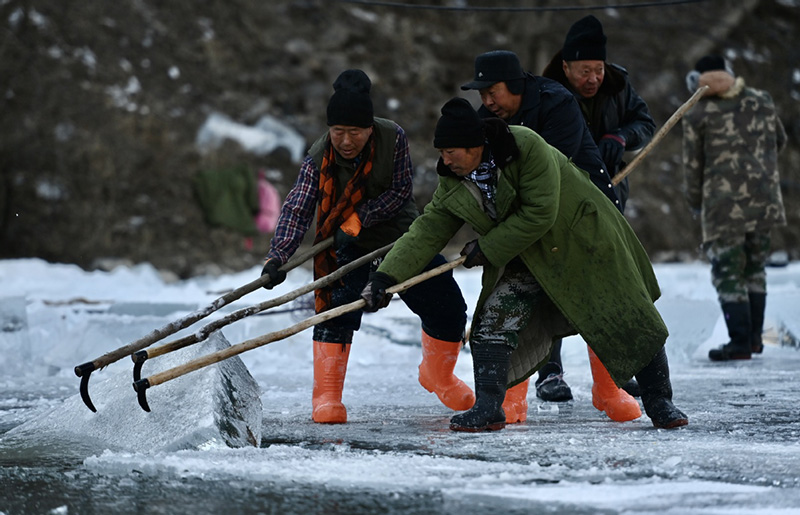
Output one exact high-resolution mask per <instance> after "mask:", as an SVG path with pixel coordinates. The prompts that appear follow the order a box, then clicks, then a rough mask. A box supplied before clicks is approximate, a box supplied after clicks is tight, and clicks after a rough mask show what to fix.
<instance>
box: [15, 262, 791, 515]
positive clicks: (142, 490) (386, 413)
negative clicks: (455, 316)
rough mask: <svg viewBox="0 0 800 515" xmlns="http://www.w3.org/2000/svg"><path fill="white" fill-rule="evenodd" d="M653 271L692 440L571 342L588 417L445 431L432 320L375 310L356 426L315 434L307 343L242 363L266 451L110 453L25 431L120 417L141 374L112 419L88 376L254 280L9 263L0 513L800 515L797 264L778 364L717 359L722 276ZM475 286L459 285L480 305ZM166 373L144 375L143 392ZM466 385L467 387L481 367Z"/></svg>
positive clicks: (541, 406)
mask: <svg viewBox="0 0 800 515" xmlns="http://www.w3.org/2000/svg"><path fill="white" fill-rule="evenodd" d="M655 269H656V273H657V274H658V277H659V281H660V284H661V287H662V291H663V297H662V298H661V299H660V300H659V301H658V302H657V304H656V305H657V307H658V308H659V311H660V312H661V314H662V316H663V317H664V319H665V321H666V322H667V325H668V327H669V329H670V338H669V340H668V342H667V352H668V355H669V358H670V365H671V371H672V376H673V385H674V389H675V402H676V404H677V405H678V406H679V407H681V408H682V409H683V410H684V411H685V412H686V413H687V414H688V415H689V418H690V425H689V426H688V427H685V428H681V429H678V430H673V431H664V430H656V429H654V428H653V427H652V425H651V424H650V421H649V419H647V417H646V416H645V417H642V418H640V419H638V420H635V421H633V422H628V423H624V424H619V423H614V422H611V421H609V420H608V419H607V417H605V415H604V414H603V413H600V412H598V411H597V410H595V409H594V408H593V407H592V405H591V377H590V373H589V365H588V358H587V355H586V347H585V344H584V343H583V342H582V341H581V340H580V338H579V337H573V338H569V339H567V340H566V341H565V344H564V352H563V357H564V361H565V368H566V376H565V379H566V380H567V381H568V382H569V384H570V385H571V386H572V388H573V393H574V395H575V399H574V400H573V401H571V402H569V403H563V404H556V403H542V402H540V401H538V400H537V399H536V397H535V394H534V391H533V388H531V391H530V393H529V396H528V400H529V403H530V410H529V418H528V421H527V422H526V423H524V424H519V425H514V426H508V427H507V428H506V429H505V430H503V431H499V432H497V433H489V434H462V433H454V432H451V431H449V430H448V428H447V424H448V420H449V417H450V416H451V415H452V412H451V411H449V410H448V409H447V408H445V407H443V406H442V405H441V404H440V403H439V402H438V400H437V399H436V397H435V396H434V395H433V394H429V393H428V392H426V391H425V390H424V389H423V388H422V387H421V386H420V385H419V384H418V382H417V380H416V367H417V365H418V363H419V359H420V349H419V323H418V321H417V319H416V318H415V317H414V316H413V315H412V314H411V313H410V312H409V310H408V309H407V308H406V307H405V306H404V305H403V304H402V303H401V302H399V301H395V302H393V303H392V304H391V305H390V307H389V308H387V309H385V310H382V311H380V312H378V313H376V314H371V315H366V316H365V317H364V323H363V327H362V330H361V331H360V332H359V333H357V335H356V339H355V342H354V345H353V350H352V352H351V357H350V365H349V368H348V375H347V381H346V383H345V391H344V402H345V404H346V405H347V407H348V413H349V422H348V423H347V424H346V425H340V426H326V425H317V424H314V423H312V422H311V420H310V417H311V399H310V397H311V379H312V363H311V345H310V340H311V334H310V330H306V331H303V332H301V333H299V334H297V335H295V336H292V337H289V338H288V339H285V340H282V341H278V342H275V343H271V344H269V345H267V346H264V347H261V348H258V349H255V350H252V351H250V352H247V353H244V354H242V355H241V356H240V357H241V359H242V361H243V362H244V364H245V365H246V367H247V369H248V370H249V372H250V374H252V376H253V377H254V378H255V380H256V382H257V384H258V387H259V388H260V401H261V404H262V409H263V411H262V416H263V424H262V427H261V446H260V447H258V448H255V447H245V448H238V449H232V448H229V447H227V446H225V445H223V444H221V443H215V442H206V443H204V444H202V445H197V446H194V447H189V448H183V449H180V450H175V449H161V448H157V447H153V446H152V445H150V444H149V443H148V444H147V445H141V446H137V442H134V441H131V440H132V437H131V432H130V431H119V433H118V434H112V435H111V436H110V438H112V440H113V438H116V439H117V441H112V445H108V440H107V439H106V440H105V441H104V442H103V443H98V442H97V441H96V440H94V439H92V438H88V437H87V438H85V439H84V440H78V441H75V440H74V439H72V440H70V441H68V442H67V441H64V442H60V441H58V440H57V439H56V440H53V439H52V438H44V437H40V438H36V437H33V438H32V437H30V435H28V436H27V437H25V438H23V437H19V436H18V435H16V433H18V432H19V431H17V430H18V429H20V428H23V427H25V426H26V424H30V423H31V421H32V420H36V419H37V417H41V416H42V414H43V413H48V412H58V410H59V409H60V410H64V409H65V408H68V409H70V410H72V409H75V410H83V411H81V413H80V417H81V419H82V420H84V422H82V423H85V420H86V419H87V417H92V416H96V417H97V420H98V421H99V422H96V423H102V420H103V419H102V413H103V412H104V406H105V411H106V412H107V411H108V410H109V409H110V407H109V404H108V403H109V402H117V400H116V399H115V398H112V397H111V395H112V392H111V391H110V390H107V391H106V390H104V389H103V388H104V385H105V384H108V381H109V379H111V378H116V377H118V376H119V377H122V376H123V375H124V376H125V377H129V376H130V369H131V365H132V364H131V362H130V360H129V359H127V358H126V359H123V360H120V361H119V362H117V363H115V364H112V365H111V366H109V367H107V368H105V369H103V370H100V371H97V372H94V374H93V377H92V380H91V384H90V388H91V394H92V398H93V400H94V401H95V404H96V405H97V406H98V408H99V410H100V411H99V413H98V414H97V415H92V414H91V413H90V412H88V410H86V408H85V407H84V406H83V404H82V403H81V402H80V400H79V399H77V391H78V382H79V380H78V378H77V377H75V375H74V373H73V367H74V366H75V365H78V364H81V363H84V362H86V361H90V360H92V359H94V358H97V357H98V356H100V355H102V354H104V353H106V352H108V351H111V350H114V349H116V348H118V347H121V346H123V345H125V344H127V343H129V342H131V341H134V340H136V339H137V338H139V337H141V336H142V335H144V334H146V333H148V332H150V331H151V330H153V329H155V328H158V327H161V326H163V325H165V324H167V323H169V322H171V321H173V320H175V319H177V318H179V317H182V316H184V315H186V314H187V313H189V312H191V311H193V310H195V309H198V308H201V307H203V306H205V305H207V304H209V303H211V302H212V301H213V300H215V299H216V298H218V297H219V296H221V295H222V294H223V293H224V292H226V291H227V290H230V289H233V288H236V287H239V286H241V285H243V284H246V283H248V282H250V281H252V280H253V279H255V278H256V277H257V276H258V274H259V270H257V269H253V270H249V271H246V272H242V273H240V274H235V275H228V276H223V277H202V278H197V279H195V280H191V281H187V282H180V283H171V284H166V283H164V282H163V281H162V279H161V277H160V276H159V274H158V273H157V272H156V271H155V270H154V269H153V268H152V267H150V266H148V265H140V266H136V267H132V268H118V269H116V270H114V271H113V272H110V273H106V272H85V271H82V270H81V269H79V268H77V267H75V266H71V265H58V264H48V263H45V262H44V261H41V260H35V259H30V260H28V259H26V260H7V261H0V456H1V457H0V467H2V468H0V478H1V479H2V481H1V482H2V484H3V488H2V490H1V491H0V514H8V515H11V514H17V513H108V512H110V511H111V510H113V511H114V512H115V513H216V512H222V511H227V512H231V513H278V512H281V513H294V512H303V513H389V512H394V513H399V512H403V513H479V512H486V511H488V510H493V511H499V512H506V513H538V512H546V513H656V512H658V513H682V514H683V513H703V514H711V513H726V514H728V513H740V514H745V513H746V514H756V513H757V514H768V513H769V514H776V513H777V514H788V513H800V443H798V441H800V410H798V408H797V405H798V403H797V401H798V392H799V391H800V390H798V384H800V352H799V350H798V348H797V346H796V345H797V341H796V339H793V335H798V334H800V327H798V325H800V264H796V263H792V264H790V265H789V266H787V267H783V268H770V269H769V270H768V280H769V296H768V306H767V330H768V334H767V339H768V343H769V345H767V348H766V349H765V351H764V354H763V355H760V356H756V357H755V358H754V359H753V360H752V361H747V362H736V363H723V364H719V363H710V362H709V361H708V360H707V358H706V355H707V352H708V349H709V348H711V347H713V346H716V345H719V344H720V343H722V342H724V341H725V340H726V333H725V326H724V323H723V321H722V318H721V314H720V311H719V307H718V305H717V303H716V299H715V293H714V290H713V288H712V286H711V283H710V276H709V267H708V265H706V264H702V263H696V264H661V265H657V266H656V267H655ZM478 274H479V272H475V271H468V270H464V269H458V270H457V271H456V279H457V280H458V282H459V284H460V285H461V287H462V289H463V290H464V293H465V296H466V297H467V300H468V303H469V304H470V309H471V308H472V306H473V305H474V302H475V301H476V298H477V293H478V287H479V275H478ZM310 280H311V277H310V273H309V272H308V271H306V270H303V269H297V270H294V271H293V272H291V273H290V274H289V278H288V279H287V281H286V282H285V283H284V284H283V285H281V286H280V287H278V288H276V289H275V290H273V291H272V292H267V291H265V290H258V291H256V292H254V293H252V294H250V295H248V296H246V297H244V298H243V299H241V300H239V301H237V302H235V303H234V304H232V305H231V306H226V307H225V308H223V309H221V310H220V312H218V313H216V314H214V315H212V316H211V317H209V319H208V320H204V321H202V322H200V323H198V324H196V325H195V326H192V327H191V328H190V329H188V330H185V331H183V332H181V333H179V335H184V334H188V333H189V331H194V330H196V329H197V328H199V327H200V326H202V325H203V324H205V323H207V322H208V321H209V320H211V319H214V318H216V317H218V316H220V315H222V314H227V313H230V312H231V311H233V310H234V309H238V308H242V307H245V306H248V305H250V304H254V303H257V302H261V301H264V300H267V299H269V298H272V297H275V296H277V295H280V294H283V293H286V292H289V291H291V290H293V289H295V288H298V287H300V286H301V285H304V284H307V283H308V282H310ZM290 307H297V308H298V309H297V310H296V311H293V312H288V313H277V314H264V315H260V316H251V317H248V318H246V319H244V320H241V321H239V322H236V323H234V324H232V325H230V326H227V327H225V328H224V329H222V333H223V335H224V337H225V338H226V339H227V340H228V341H229V342H230V343H231V344H235V343H238V342H241V341H244V340H248V339H251V338H254V337H257V336H259V335H262V334H265V333H268V332H272V331H275V330H278V329H282V328H285V327H288V326H290V325H293V324H295V323H296V322H298V321H299V320H301V319H302V318H305V316H307V315H309V313H308V312H307V311H305V310H304V309H303V307H302V303H293V304H291V305H290ZM171 339H173V338H172V337H171V338H167V339H165V341H170V340H171ZM159 343H160V342H159ZM156 359H158V358H156ZM153 361H155V360H153ZM154 370H155V366H154V364H151V363H149V362H148V363H146V364H145V366H144V370H143V375H144V376H147V375H148V374H149V373H152V372H153V371H154ZM456 373H457V374H458V375H459V376H460V377H462V378H463V379H465V380H466V381H467V382H468V383H469V384H472V371H471V360H470V355H469V353H468V352H466V351H465V352H463V353H462V354H461V357H460V359H459V362H458V365H457V368H456ZM193 374H199V372H193V373H191V374H189V375H187V376H184V377H183V378H180V379H177V380H175V381H176V382H177V381H187V382H188V383H187V384H191V381H192V380H193V379H192V378H193ZM196 377H199V376H196ZM125 381H127V379H126V380H125ZM166 387H167V385H157V386H154V387H152V388H151V389H150V390H149V393H148V399H149V404H150V407H151V408H152V411H153V413H152V415H153V416H159V415H161V416H163V415H164V414H165V412H166V413H167V414H169V415H170V416H172V418H173V419H177V422H178V425H183V426H191V425H197V424H202V423H203V421H204V420H206V419H207V417H209V416H213V415H215V413H213V412H212V411H213V407H209V408H208V409H204V407H203V405H202V404H199V405H198V406H197V407H196V408H194V407H191V406H190V407H191V408H192V409H188V410H186V409H184V410H181V411H177V410H174V404H173V403H174V399H167V398H166V397H164V395H165V393H164V392H166V391H167V388H166ZM114 395H129V396H130V400H129V402H130V405H131V412H130V420H129V421H130V424H131V425H134V427H135V424H136V423H137V422H136V421H137V420H139V419H140V418H141V417H142V416H143V415H142V413H143V412H141V411H140V410H139V408H138V405H137V404H136V403H135V395H136V394H135V392H134V391H133V389H130V391H129V394H125V393H124V389H123V393H119V394H117V393H114ZM126 401H127V399H126ZM73 406H74V407H73ZM84 411H85V413H84ZM62 413H63V411H62ZM70 413H71V412H70ZM122 413H124V410H123V411H122ZM122 417H123V418H127V417H125V415H122ZM77 418H78V417H77V416H76V417H73V416H62V417H61V418H51V419H46V420H47V421H48V422H47V423H48V424H50V427H48V428H47V429H48V430H50V431H51V432H53V433H55V434H58V432H59V431H62V430H63V432H65V433H66V432H69V431H70V430H75V429H76V427H71V425H74V424H77V422H76V420H77ZM125 421H126V422H128V420H125ZM175 421H176V420H173V421H172V422H175ZM42 427H43V426H42ZM82 427H83V426H82ZM163 427H164V430H165V431H169V430H174V429H170V427H172V426H166V425H165V426H163ZM134 433H135V431H134ZM143 441H145V440H143ZM146 441H147V442H150V441H152V440H146Z"/></svg>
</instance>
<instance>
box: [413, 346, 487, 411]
mask: <svg viewBox="0 0 800 515" xmlns="http://www.w3.org/2000/svg"><path fill="white" fill-rule="evenodd" d="M460 351H461V342H446V341H444V340H437V339H436V338H433V337H431V336H428V334H427V333H426V332H425V331H422V363H420V365H419V384H421V385H422V387H423V388H425V389H426V390H428V391H429V392H433V393H435V394H436V396H437V397H439V400H440V401H442V404H444V405H445V406H447V407H448V408H450V409H451V410H455V411H466V410H468V409H470V408H471V407H472V406H473V405H474V404H475V394H474V393H473V392H472V390H470V388H469V386H467V384H466V383H465V382H464V381H462V380H461V379H459V378H457V377H456V376H455V375H453V369H454V368H455V367H456V360H458V353H459V352H460Z"/></svg>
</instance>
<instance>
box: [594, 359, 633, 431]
mask: <svg viewBox="0 0 800 515" xmlns="http://www.w3.org/2000/svg"><path fill="white" fill-rule="evenodd" d="M587 349H589V364H590V365H591V367H592V377H593V378H594V385H592V404H593V405H594V407H595V408H597V409H598V410H600V411H605V412H606V415H608V418H610V419H611V420H614V421H616V422H628V421H629V420H634V419H637V418H639V417H641V416H642V409H641V408H640V407H639V402H638V401H637V400H636V399H634V398H633V397H631V396H630V395H629V394H628V392H626V391H625V390H623V389H622V388H619V387H618V386H617V385H616V383H614V380H613V379H611V376H610V375H609V373H608V370H606V367H605V366H603V363H602V362H601V361H600V358H598V357H597V354H595V353H594V351H593V350H592V349H591V348H589V347H587Z"/></svg>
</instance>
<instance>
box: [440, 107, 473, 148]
mask: <svg viewBox="0 0 800 515" xmlns="http://www.w3.org/2000/svg"><path fill="white" fill-rule="evenodd" d="M485 141H486V136H485V135H484V131H483V120H482V119H481V117H480V116H478V112H477V111H475V109H473V108H472V104H470V103H469V101H467V100H466V99H464V98H453V99H450V100H448V101H447V103H445V104H444V105H443V106H442V117H441V118H439V121H438V122H437V123H436V131H435V132H434V136H433V146H434V148H473V147H479V146H481V145H483V144H484V142H485Z"/></svg>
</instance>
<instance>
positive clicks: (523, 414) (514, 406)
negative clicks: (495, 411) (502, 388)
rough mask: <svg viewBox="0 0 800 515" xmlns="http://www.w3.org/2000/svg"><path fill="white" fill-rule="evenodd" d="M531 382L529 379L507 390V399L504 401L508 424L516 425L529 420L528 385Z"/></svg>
mask: <svg viewBox="0 0 800 515" xmlns="http://www.w3.org/2000/svg"><path fill="white" fill-rule="evenodd" d="M530 380H531V379H530V377H529V378H528V379H526V380H524V381H522V382H521V383H519V384H518V385H516V386H512V387H511V388H509V389H508V390H506V399H505V400H504V401H503V411H505V412H506V424H516V423H517V422H525V421H526V420H528V383H529V382H530Z"/></svg>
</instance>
